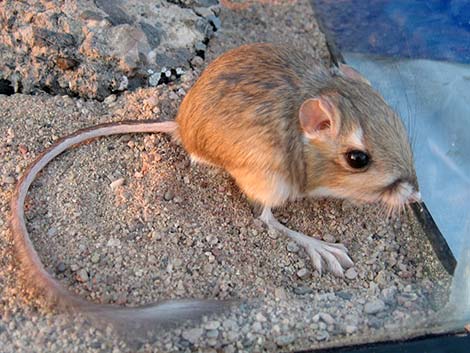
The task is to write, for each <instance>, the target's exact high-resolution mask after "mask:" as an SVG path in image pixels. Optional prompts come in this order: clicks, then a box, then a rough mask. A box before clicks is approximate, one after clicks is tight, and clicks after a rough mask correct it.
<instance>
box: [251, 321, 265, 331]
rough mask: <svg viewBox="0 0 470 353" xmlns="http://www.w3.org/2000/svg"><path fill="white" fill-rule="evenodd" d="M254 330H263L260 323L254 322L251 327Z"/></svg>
mask: <svg viewBox="0 0 470 353" xmlns="http://www.w3.org/2000/svg"><path fill="white" fill-rule="evenodd" d="M251 328H252V330H253V331H254V332H261V331H263V326H262V325H261V323H260V322H255V323H254V324H253V326H252V327H251Z"/></svg>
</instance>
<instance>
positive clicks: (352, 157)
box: [345, 150, 370, 169]
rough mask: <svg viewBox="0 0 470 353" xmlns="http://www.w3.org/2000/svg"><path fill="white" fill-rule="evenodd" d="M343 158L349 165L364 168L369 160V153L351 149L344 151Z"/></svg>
mask: <svg viewBox="0 0 470 353" xmlns="http://www.w3.org/2000/svg"><path fill="white" fill-rule="evenodd" d="M345 158H346V162H348V164H349V166H350V167H351V168H354V169H362V168H365V167H366V166H367V165H368V164H369V161H370V157H369V155H368V154H367V153H366V152H363V151H359V150H352V151H349V152H346V154H345Z"/></svg>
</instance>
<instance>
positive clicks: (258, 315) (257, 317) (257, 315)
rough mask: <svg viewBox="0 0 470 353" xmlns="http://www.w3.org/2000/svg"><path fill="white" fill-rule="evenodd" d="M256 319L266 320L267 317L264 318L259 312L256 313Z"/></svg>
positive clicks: (259, 320)
mask: <svg viewBox="0 0 470 353" xmlns="http://www.w3.org/2000/svg"><path fill="white" fill-rule="evenodd" d="M256 321H258V322H266V321H268V319H266V316H264V315H263V314H261V313H258V314H256Z"/></svg>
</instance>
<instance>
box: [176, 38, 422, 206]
mask: <svg viewBox="0 0 470 353" xmlns="http://www.w3.org/2000/svg"><path fill="white" fill-rule="evenodd" d="M357 75H358V74H357ZM355 77H356V76H355ZM365 82H366V81H365V80H357V79H352V78H348V77H344V76H342V75H337V74H333V73H331V72H330V71H329V70H328V69H327V68H326V67H325V66H324V64H323V63H321V62H317V61H315V60H314V59H312V58H311V57H309V56H307V55H305V54H302V53H301V52H299V51H296V50H293V49H291V48H286V47H278V46H275V45H271V44H253V45H246V46H242V47H240V48H237V49H234V50H231V51H229V52H227V53H225V54H224V55H222V56H220V57H219V58H218V59H216V60H215V61H214V62H212V63H211V64H210V65H209V66H208V67H207V69H206V70H205V71H204V72H203V74H202V75H201V77H200V78H199V80H198V81H197V82H196V84H195V85H194V86H193V88H192V89H191V90H190V91H189V93H188V95H187V96H186V97H185V99H184V101H183V103H182V104H181V107H180V110H179V112H178V116H177V118H176V120H177V123H178V126H179V134H180V136H181V140H182V143H183V145H184V147H185V149H186V150H187V151H188V152H189V153H190V154H191V155H193V156H195V157H197V159H202V160H205V161H207V162H209V163H211V164H214V165H217V166H220V167H222V168H224V169H226V170H227V171H228V172H229V173H230V174H231V175H232V176H233V177H234V179H235V180H236V182H237V183H238V185H239V186H240V188H241V189H242V190H243V191H244V192H245V193H246V194H247V195H248V196H249V197H250V198H251V199H253V200H256V201H258V202H260V203H262V204H263V205H265V206H277V205H279V204H281V203H283V202H284V201H285V199H286V197H284V199H283V197H281V198H280V197H276V196H275V195H272V194H273V193H274V192H277V191H276V189H275V187H274V184H275V180H273V178H274V179H275V178H277V177H278V176H280V177H282V178H283V180H284V181H285V182H286V183H287V184H288V185H289V186H290V187H291V188H292V192H291V195H290V196H291V197H296V196H300V195H304V194H306V193H309V192H310V191H312V190H314V189H315V188H317V187H328V188H333V189H338V188H340V189H344V193H345V197H351V198H355V199H367V200H369V201H370V200H371V199H372V198H373V197H372V196H371V195H369V196H368V197H366V198H364V197H362V196H363V195H364V194H374V195H376V194H377V193H378V192H381V191H384V190H385V189H386V188H387V183H384V182H385V181H386V180H388V179H392V178H393V177H385V176H386V175H388V174H393V175H394V176H395V175H396V178H402V179H404V180H409V181H410V182H411V183H412V184H413V186H416V176H415V174H414V168H413V158H412V154H411V150H410V146H409V143H408V139H407V134H406V131H405V129H404V127H403V125H402V123H401V121H400V119H399V118H398V117H397V116H396V115H395V114H394V113H393V111H392V110H391V109H390V108H389V107H388V106H387V104H386V103H385V102H384V101H383V99H382V98H381V97H380V96H379V95H378V94H377V93H376V92H374V91H373V90H372V88H371V87H370V86H369V85H368V84H367V83H365ZM322 95H325V96H328V97H330V98H331V100H332V101H333V102H334V104H335V106H336V110H337V114H338V117H337V119H338V124H339V135H338V136H336V137H335V138H332V139H327V140H321V141H317V140H312V141H309V143H307V144H306V143H305V138H304V134H303V132H302V129H301V127H300V124H299V118H298V114H299V108H300V106H301V104H302V103H303V102H304V101H305V100H306V99H308V98H312V97H318V96H322ZM359 127H360V128H362V130H363V131H364V136H365V141H364V143H365V146H366V148H367V151H368V152H369V153H370V154H371V156H372V159H373V163H372V165H371V167H370V168H369V169H368V170H367V171H366V172H361V173H358V172H357V171H353V170H351V168H349V167H348V165H347V164H346V163H345V161H344V153H345V152H347V151H348V149H349V148H350V147H351V144H350V143H349V141H348V140H347V136H348V134H350V133H351V132H352V131H354V129H357V128H359ZM348 190H349V191H348ZM374 198H378V196H374Z"/></svg>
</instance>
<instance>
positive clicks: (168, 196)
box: [163, 190, 175, 201]
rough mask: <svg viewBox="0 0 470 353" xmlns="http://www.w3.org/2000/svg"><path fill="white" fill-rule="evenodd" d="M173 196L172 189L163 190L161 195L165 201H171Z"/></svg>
mask: <svg viewBox="0 0 470 353" xmlns="http://www.w3.org/2000/svg"><path fill="white" fill-rule="evenodd" d="M174 196H175V194H174V193H173V191H171V190H167V191H166V192H165V195H163V198H164V199H165V201H171V200H173V197H174Z"/></svg>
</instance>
